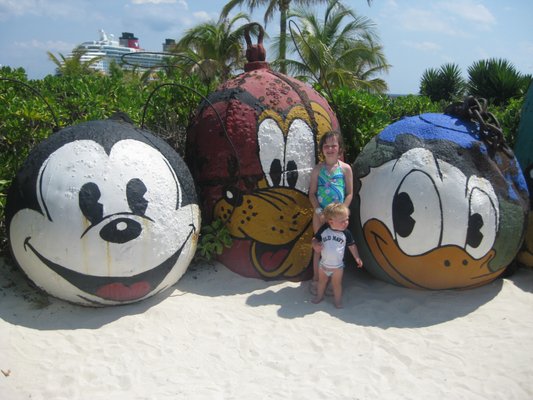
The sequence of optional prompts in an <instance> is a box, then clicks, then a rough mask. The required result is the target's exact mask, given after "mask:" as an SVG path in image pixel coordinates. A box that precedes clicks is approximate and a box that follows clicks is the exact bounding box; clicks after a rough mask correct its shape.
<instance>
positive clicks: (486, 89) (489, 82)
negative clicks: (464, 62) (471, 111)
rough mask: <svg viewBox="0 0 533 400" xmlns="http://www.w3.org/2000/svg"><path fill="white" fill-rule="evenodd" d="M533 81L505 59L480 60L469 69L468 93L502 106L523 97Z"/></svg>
mask: <svg viewBox="0 0 533 400" xmlns="http://www.w3.org/2000/svg"><path fill="white" fill-rule="evenodd" d="M531 80H532V76H531V75H522V74H521V73H520V72H518V71H517V70H516V68H515V67H514V65H513V64H511V63H510V62H509V61H507V60H505V59H501V58H490V59H488V60H480V61H476V62H475V63H473V64H472V65H471V66H470V67H469V68H468V93H469V94H471V95H473V96H476V97H482V98H485V99H487V100H489V101H490V102H492V103H493V104H496V105H502V104H506V103H507V102H508V101H509V100H510V99H512V98H516V97H519V96H521V95H523V94H524V93H525V92H526V91H527V88H528V87H529V84H530V82H531Z"/></svg>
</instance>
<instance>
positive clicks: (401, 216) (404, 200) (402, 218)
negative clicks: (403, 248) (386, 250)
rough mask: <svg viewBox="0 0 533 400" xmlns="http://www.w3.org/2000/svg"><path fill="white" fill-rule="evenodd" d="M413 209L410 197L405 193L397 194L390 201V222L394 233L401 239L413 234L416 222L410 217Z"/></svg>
mask: <svg viewBox="0 0 533 400" xmlns="http://www.w3.org/2000/svg"><path fill="white" fill-rule="evenodd" d="M414 211H415V208H414V207H413V202H412V201H411V197H409V195H408V194H407V193H405V192H402V193H397V194H396V195H395V196H394V199H393V200H392V220H393V224H394V231H395V232H396V233H398V235H400V236H401V237H407V236H409V235H410V234H411V232H413V229H414V228H415V224H416V221H415V220H414V219H413V217H412V216H411V215H412V214H413V212H414Z"/></svg>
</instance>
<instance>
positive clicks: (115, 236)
mask: <svg viewBox="0 0 533 400" xmlns="http://www.w3.org/2000/svg"><path fill="white" fill-rule="evenodd" d="M141 232H142V227H141V224H140V223H139V222H137V221H134V220H132V219H130V218H117V219H114V220H113V221H111V222H109V223H107V224H106V225H105V226H104V227H103V228H102V229H101V230H100V237H101V238H102V239H104V240H105V241H106V242H111V243H126V242H129V241H130V240H133V239H135V238H137V237H138V236H139V235H140V234H141Z"/></svg>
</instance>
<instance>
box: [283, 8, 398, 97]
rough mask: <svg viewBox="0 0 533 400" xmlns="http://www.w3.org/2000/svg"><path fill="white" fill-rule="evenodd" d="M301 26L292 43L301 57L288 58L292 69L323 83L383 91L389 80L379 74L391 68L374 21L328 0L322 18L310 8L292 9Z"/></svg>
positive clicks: (305, 78) (298, 73)
mask: <svg viewBox="0 0 533 400" xmlns="http://www.w3.org/2000/svg"><path fill="white" fill-rule="evenodd" d="M290 16H291V17H295V18H296V19H297V21H298V23H299V25H300V26H301V29H300V30H299V31H298V32H293V35H294V42H292V43H291V45H290V46H289V49H290V52H291V53H292V54H297V55H300V56H301V58H302V59H300V60H287V61H286V64H287V66H288V69H289V72H290V73H292V74H294V75H296V76H298V77H299V78H300V79H303V80H309V81H315V82H316V83H318V84H319V85H320V86H321V87H324V88H330V87H348V88H353V89H363V90H367V91H369V92H374V93H382V92H385V91H386V90H387V83H386V82H385V81H384V80H383V79H381V78H377V77H376V76H377V75H378V74H381V73H385V72H387V71H388V68H389V67H390V66H389V64H388V63H387V60H386V57H385V54H384V52H383V47H382V46H381V45H380V44H379V38H378V35H377V33H376V28H375V25H374V24H373V23H372V21H371V20H369V19H368V18H366V17H362V16H359V15H357V14H356V13H355V12H354V11H353V10H352V9H350V8H347V7H345V6H343V5H342V4H341V3H340V2H339V1H338V0H329V1H328V3H327V7H326V9H325V14H324V18H323V19H322V20H321V19H319V18H317V16H316V15H315V14H314V13H313V11H312V10H309V9H307V8H299V9H297V10H295V11H294V12H291V13H290Z"/></svg>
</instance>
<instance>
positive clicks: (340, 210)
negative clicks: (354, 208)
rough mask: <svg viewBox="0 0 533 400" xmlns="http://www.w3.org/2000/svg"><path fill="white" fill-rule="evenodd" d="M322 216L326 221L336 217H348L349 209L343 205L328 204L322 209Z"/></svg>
mask: <svg viewBox="0 0 533 400" xmlns="http://www.w3.org/2000/svg"><path fill="white" fill-rule="evenodd" d="M322 215H324V218H326V220H328V219H332V218H335V217H338V216H345V215H350V209H349V208H348V207H346V205H345V204H343V203H330V204H328V205H327V206H326V207H325V208H324V211H322Z"/></svg>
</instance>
